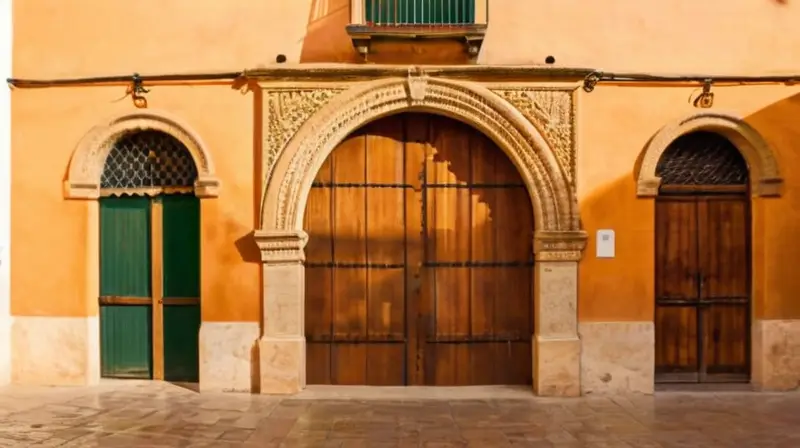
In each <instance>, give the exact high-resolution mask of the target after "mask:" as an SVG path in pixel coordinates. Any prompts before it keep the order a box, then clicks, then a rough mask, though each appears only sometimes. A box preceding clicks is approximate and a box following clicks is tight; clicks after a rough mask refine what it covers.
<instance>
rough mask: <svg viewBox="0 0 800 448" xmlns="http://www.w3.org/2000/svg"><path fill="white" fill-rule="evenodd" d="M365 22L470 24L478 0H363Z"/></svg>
mask: <svg viewBox="0 0 800 448" xmlns="http://www.w3.org/2000/svg"><path fill="white" fill-rule="evenodd" d="M363 1H364V22H365V23H366V24H367V25H372V26H382V25H384V26H385V25H389V26H395V25H397V26H403V25H412V26H413V25H468V24H474V23H475V0H363Z"/></svg>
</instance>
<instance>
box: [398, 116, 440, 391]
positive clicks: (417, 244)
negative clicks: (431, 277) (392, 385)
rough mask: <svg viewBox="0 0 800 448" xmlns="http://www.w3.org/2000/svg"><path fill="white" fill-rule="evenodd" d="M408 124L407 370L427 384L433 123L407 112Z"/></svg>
mask: <svg viewBox="0 0 800 448" xmlns="http://www.w3.org/2000/svg"><path fill="white" fill-rule="evenodd" d="M403 119H404V125H405V145H404V146H405V151H404V159H405V181H406V183H408V184H409V185H411V188H407V189H406V190H405V211H406V216H405V236H406V247H405V251H406V321H407V325H406V328H407V338H408V342H407V344H408V349H407V354H406V366H407V367H406V371H407V378H408V384H409V385H415V386H421V385H424V384H425V338H426V335H427V325H428V323H429V322H428V321H427V320H426V316H428V315H430V313H431V310H432V303H433V302H432V301H433V299H432V297H429V294H428V292H430V288H428V287H426V286H427V285H430V282H428V281H427V279H426V273H427V270H426V269H424V268H423V266H422V262H423V260H424V256H425V255H424V250H425V248H424V245H423V230H422V220H423V215H422V213H423V210H422V202H423V194H424V191H423V189H422V184H423V181H424V177H425V158H426V156H427V153H428V148H427V147H428V141H429V137H430V135H429V123H428V120H427V119H426V118H425V117H424V116H422V115H420V114H407V115H405V116H404V118H403Z"/></svg>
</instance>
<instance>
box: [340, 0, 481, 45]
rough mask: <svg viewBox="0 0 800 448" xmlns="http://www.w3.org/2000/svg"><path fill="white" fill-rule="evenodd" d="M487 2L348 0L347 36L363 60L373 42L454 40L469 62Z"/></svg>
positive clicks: (477, 41)
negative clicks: (459, 44)
mask: <svg viewBox="0 0 800 448" xmlns="http://www.w3.org/2000/svg"><path fill="white" fill-rule="evenodd" d="M488 2H489V0H352V5H351V24H350V25H348V26H347V33H348V34H349V35H350V38H351V39H352V40H353V46H354V47H355V48H356V50H357V51H358V53H359V54H361V56H363V57H364V58H365V59H366V58H367V57H368V56H369V55H370V54H371V53H372V51H373V48H374V47H373V43H375V42H379V41H383V42H392V43H395V44H396V43H398V42H408V43H419V42H420V41H426V42H430V41H436V40H439V41H442V40H445V41H451V42H452V41H457V42H460V43H461V44H463V49H464V51H465V52H466V54H467V56H468V58H469V59H474V58H475V57H477V56H478V53H479V52H480V47H481V44H482V43H483V38H484V35H485V34H486V27H487V24H488V10H489V8H488Z"/></svg>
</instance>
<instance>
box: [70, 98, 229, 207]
mask: <svg viewBox="0 0 800 448" xmlns="http://www.w3.org/2000/svg"><path fill="white" fill-rule="evenodd" d="M138 130H154V131H161V132H164V133H167V134H169V135H171V136H173V137H175V138H176V139H178V141H180V142H181V143H182V144H183V145H184V146H185V147H186V148H187V149H188V150H189V153H191V155H192V159H193V160H194V163H195V165H196V166H197V180H196V181H195V188H194V190H195V194H196V195H197V196H199V197H216V196H217V195H218V194H219V180H218V179H217V177H216V174H215V172H214V164H213V162H212V161H211V157H210V155H209V154H208V150H207V149H206V146H205V144H204V143H203V141H202V140H201V139H200V137H199V136H197V134H195V133H194V132H193V131H191V130H190V128H189V127H188V126H187V125H186V124H184V123H182V122H181V121H180V120H178V119H177V118H174V117H172V116H170V115H169V114H167V113H164V112H156V111H153V110H146V111H137V112H134V113H128V114H122V115H118V116H115V117H112V118H110V119H108V120H106V121H104V122H103V123H100V124H98V125H97V126H95V127H93V128H92V129H90V130H89V132H87V133H86V135H85V136H84V137H83V138H82V139H81V141H80V142H79V143H78V146H77V148H76V149H75V152H74V153H73V155H72V160H71V161H70V164H69V172H68V175H67V180H66V181H65V183H64V196H65V197H66V198H68V199H97V198H98V197H100V176H101V175H102V173H103V167H104V166H105V162H106V158H107V157H108V154H109V152H111V148H112V147H113V145H114V143H115V142H116V141H117V140H118V139H119V137H120V136H122V135H123V134H125V133H128V132H131V131H138Z"/></svg>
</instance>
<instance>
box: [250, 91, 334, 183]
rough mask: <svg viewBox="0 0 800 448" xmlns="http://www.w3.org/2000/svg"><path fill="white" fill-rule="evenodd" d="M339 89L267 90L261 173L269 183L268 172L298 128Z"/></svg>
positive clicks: (269, 175)
mask: <svg viewBox="0 0 800 448" xmlns="http://www.w3.org/2000/svg"><path fill="white" fill-rule="evenodd" d="M342 90H343V89H336V88H292V89H274V90H267V92H266V95H265V109H266V110H265V113H264V139H265V141H264V149H263V158H262V173H263V176H264V185H267V184H268V183H269V180H270V177H271V175H272V169H273V168H274V167H275V163H276V162H277V160H278V157H279V156H280V152H281V151H282V150H283V148H284V147H285V146H286V143H288V142H289V140H290V139H291V138H292V137H293V136H294V135H295V134H296V133H297V130H298V129H300V126H302V125H303V123H305V122H306V120H308V117H310V116H311V115H312V114H314V112H316V111H317V110H319V108H320V107H322V106H324V105H325V104H327V103H328V101H330V100H331V98H333V97H334V96H336V95H337V94H338V93H339V92H341V91H342Z"/></svg>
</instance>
